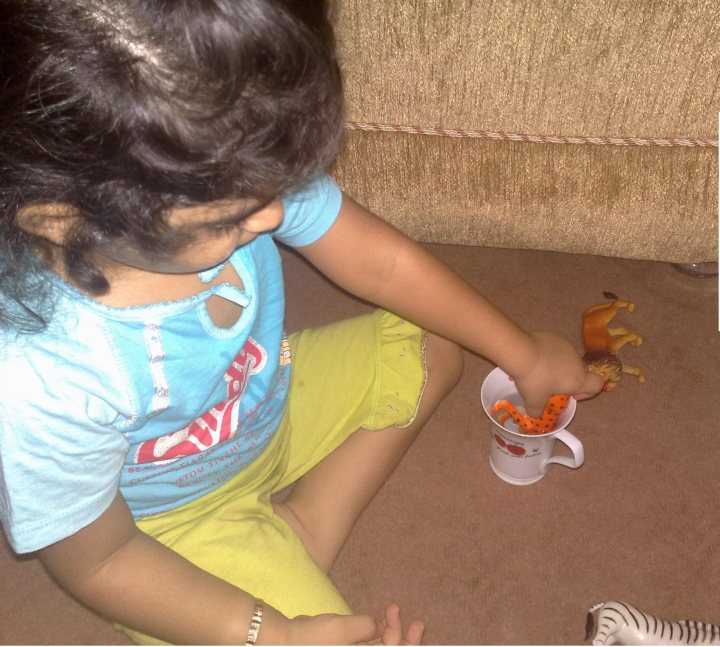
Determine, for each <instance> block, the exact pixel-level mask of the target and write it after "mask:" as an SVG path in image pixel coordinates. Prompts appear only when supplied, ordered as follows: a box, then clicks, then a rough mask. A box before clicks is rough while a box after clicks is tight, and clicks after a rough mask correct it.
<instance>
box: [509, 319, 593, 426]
mask: <svg viewBox="0 0 720 647" xmlns="http://www.w3.org/2000/svg"><path fill="white" fill-rule="evenodd" d="M529 334H530V338H531V340H532V341H533V344H534V346H535V350H536V360H535V362H534V363H533V364H532V365H531V366H528V369H527V371H526V372H525V373H523V374H522V375H520V376H518V375H513V376H512V377H513V379H514V380H515V384H516V386H517V388H518V391H519V392H520V394H521V395H522V397H523V400H524V401H525V406H526V407H527V412H528V414H529V415H531V416H539V415H542V410H543V407H544V406H545V402H546V401H547V399H548V398H549V397H550V396H551V395H554V394H555V393H569V394H570V395H572V396H574V397H575V398H576V399H577V400H585V399H587V398H591V397H592V396H594V395H596V394H597V393H599V392H600V391H601V390H602V387H603V385H604V383H605V381H604V380H603V378H602V377H600V376H599V375H597V374H595V373H589V372H588V371H587V370H586V369H585V364H584V363H583V361H582V359H581V358H580V356H579V355H578V353H577V352H576V351H575V349H574V348H573V347H572V345H571V344H570V343H569V342H568V341H567V340H566V339H565V338H564V337H561V336H560V335H556V334H554V333H549V332H533V333H529Z"/></svg>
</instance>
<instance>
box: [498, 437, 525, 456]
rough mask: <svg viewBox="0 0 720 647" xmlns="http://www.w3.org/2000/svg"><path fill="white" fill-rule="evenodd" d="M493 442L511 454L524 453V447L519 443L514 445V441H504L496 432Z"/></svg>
mask: <svg viewBox="0 0 720 647" xmlns="http://www.w3.org/2000/svg"><path fill="white" fill-rule="evenodd" d="M495 442H496V443H497V444H498V445H500V447H502V448H503V449H506V450H507V451H509V452H510V453H511V454H512V455H513V456H524V455H525V453H526V452H525V448H524V447H522V446H521V445H515V444H514V443H508V442H505V439H504V438H503V437H502V436H499V435H498V434H495Z"/></svg>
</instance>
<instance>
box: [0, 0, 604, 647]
mask: <svg viewBox="0 0 720 647" xmlns="http://www.w3.org/2000/svg"><path fill="white" fill-rule="evenodd" d="M2 14H3V15H2V16H1V18H2V20H0V25H1V29H2V34H1V36H0V75H1V76H2V79H3V90H2V95H1V96H2V99H1V101H2V106H1V116H0V119H1V122H0V133H2V134H1V137H2V141H1V142H0V151H1V152H0V160H1V161H0V165H1V166H0V169H1V170H0V173H1V183H2V191H1V196H2V197H1V198H0V199H1V203H0V209H1V213H0V216H1V219H2V228H3V231H2V245H3V246H4V247H3V250H2V255H1V257H2V261H0V263H1V265H0V321H1V322H2V326H3V341H2V350H0V364H1V366H2V371H3V375H4V377H5V379H4V387H3V389H2V392H1V394H0V406H2V411H3V412H4V413H3V418H2V428H1V430H0V518H1V519H2V525H3V528H4V530H5V532H6V534H7V536H8V537H9V539H10V541H11V543H12V545H13V547H14V549H15V550H16V551H17V552H18V553H27V552H31V551H39V555H40V559H41V560H42V562H43V564H44V565H45V567H46V568H47V569H48V571H49V572H50V573H51V575H52V576H53V577H54V578H55V579H56V580H57V581H58V583H59V584H60V585H61V586H62V587H63V588H64V589H65V590H67V591H68V592H69V593H70V594H71V595H73V596H74V597H75V598H76V599H77V600H79V601H80V602H82V603H83V604H85V605H87V606H88V607H90V608H91V609H93V610H95V611H96V612H97V613H100V614H102V615H103V616H105V617H107V618H110V619H112V620H113V621H114V622H116V623H118V624H120V625H122V626H123V627H124V628H125V630H126V631H127V632H128V634H129V635H130V636H131V637H132V638H133V639H134V640H136V641H139V642H160V641H168V642H177V643H209V644H222V643H238V642H246V641H247V642H249V643H255V642H257V643H258V644H261V643H273V644H279V643H288V644H314V643H321V642H325V643H330V644H341V643H353V642H361V641H372V640H381V641H382V642H384V643H397V642H400V641H406V642H411V643H416V642H419V641H420V638H421V636H422V630H423V627H422V623H420V622H413V623H411V624H410V625H409V626H408V627H407V629H406V630H404V629H403V628H402V625H401V621H400V617H399V609H398V608H397V606H396V605H390V607H388V609H387V610H386V612H385V615H384V618H383V620H382V621H381V622H380V623H379V624H378V623H376V622H375V621H374V620H373V619H372V618H370V617H368V616H360V615H353V614H352V612H351V610H350V609H349V608H348V606H347V605H346V604H345V602H344V600H343V599H342V597H341V595H340V594H339V593H338V592H337V591H336V589H335V588H334V587H333V585H332V584H331V582H330V581H329V579H328V577H327V572H328V571H329V570H330V567H331V566H332V564H333V561H334V560H335V558H336V557H337V555H338V553H339V551H340V549H341V547H342V545H343V543H344V541H345V539H346V538H347V536H348V534H349V533H350V531H351V529H352V527H353V524H354V523H355V521H356V519H357V518H358V516H359V515H360V514H361V512H362V511H363V509H364V508H365V506H366V505H367V503H368V502H369V501H370V500H371V499H372V497H373V496H374V494H375V493H376V492H377V490H378V489H379V488H380V487H381V486H382V484H383V482H384V481H385V479H386V478H387V477H388V475H389V474H390V473H391V472H392V470H393V469H394V467H395V466H396V465H397V463H398V462H399V460H400V459H401V457H402V455H403V453H404V452H405V450H406V449H407V448H408V446H409V444H410V443H411V442H412V440H413V438H414V437H415V436H416V434H417V433H418V431H419V430H420V429H421V428H422V426H423V424H424V423H425V422H426V420H427V419H428V417H429V416H430V415H431V414H432V412H433V410H434V409H435V408H436V407H437V405H438V403H439V402H440V401H441V400H442V398H443V397H444V396H445V395H446V394H447V392H448V391H449V390H450V389H451V388H452V386H453V385H454V383H455V382H456V381H457V380H458V379H459V376H460V372H461V351H460V350H459V346H458V344H459V345H461V346H464V347H466V348H468V349H470V350H472V351H475V352H477V353H480V354H482V355H484V356H485V357H487V358H488V359H489V360H491V361H492V362H494V363H496V364H498V365H500V366H502V367H503V368H504V369H505V370H506V371H508V372H509V373H510V374H511V375H513V376H514V378H515V380H516V382H517V385H518V388H519V389H520V391H521V392H522V394H523V396H524V397H525V400H526V402H527V405H528V409H529V410H530V412H531V413H539V411H540V410H541V409H542V406H543V403H544V401H545V399H546V398H547V397H548V396H549V395H550V394H552V393H556V392H563V393H574V394H576V397H587V396H590V395H593V394H594V393H596V392H597V391H598V390H599V388H600V386H601V383H600V382H601V379H600V378H599V377H598V376H594V375H588V374H586V372H585V370H584V368H583V365H582V362H581V360H580V358H579V357H578V355H577V354H576V353H575V351H574V350H573V349H572V348H571V346H570V345H569V344H568V343H567V342H566V341H564V340H563V339H562V338H560V337H557V336H555V335H552V334H549V333H528V332H525V331H523V330H522V329H520V328H519V327H518V326H516V325H515V324H513V323H512V322H511V321H509V320H508V319H507V318H506V317H505V316H504V315H503V314H502V313H501V312H499V311H498V310H497V309H495V308H494V307H493V306H492V305H491V304H490V303H488V302H487V301H486V300H485V299H484V298H483V297H482V296H481V295H480V294H478V293H477V292H476V291H475V290H474V289H472V288H471V287H470V286H469V285H467V284H466V283H465V282H464V281H462V280H461V279H460V278H459V277H458V276H457V275H455V274H454V273H453V272H452V271H450V270H449V269H448V268H447V267H445V266H444V265H442V264H441V263H440V262H438V261H437V260H435V259H434V258H433V257H431V256H430V255H429V254H428V253H426V252H425V251H424V250H423V249H422V248H421V247H419V246H418V245H416V244H414V243H413V242H412V241H410V240H408V239H407V238H405V237H404V236H402V235H401V234H400V233H398V232H397V231H395V230H394V229H392V228H391V227H389V226H388V225H386V224H384V223H383V222H382V221H381V220H379V219H378V218H376V217H375V216H373V215H372V214H370V213H368V212H367V211H366V210H365V209H363V208H362V207H360V206H359V205H358V204H356V203H355V202H353V201H352V200H351V199H350V198H349V197H347V196H344V195H342V194H341V193H340V191H339V190H338V188H337V186H336V185H335V184H334V183H333V181H332V180H331V179H330V178H328V177H327V176H326V175H324V174H323V173H322V169H323V168H324V167H325V166H326V165H327V164H328V162H329V161H330V160H331V158H332V155H333V153H334V152H335V150H336V148H337V145H338V142H339V140H340V137H341V133H342V128H343V120H342V110H341V84H340V80H339V73H338V69H337V65H336V62H335V56H334V50H333V40H332V36H331V32H330V28H329V25H328V22H327V19H326V15H325V8H324V6H323V3H322V2H321V1H320V0H317V1H314V2H309V1H304V2H295V1H292V0H173V2H167V0H72V1H71V0H6V1H5V2H3V8H2ZM277 242H281V243H284V244H287V245H292V246H294V247H296V248H297V249H298V251H299V252H300V253H301V254H302V255H303V256H304V257H305V258H307V259H308V260H309V261H310V262H311V263H313V264H314V265H315V266H316V267H318V268H319V269H320V270H321V271H322V272H324V273H325V274H326V275H327V276H328V277H329V278H330V279H332V280H333V281H334V282H336V283H337V284H338V285H340V286H342V287H343V288H345V289H347V290H349V291H350V292H352V293H354V294H356V295H358V296H360V297H362V298H364V299H367V300H369V301H372V302H374V303H376V304H378V305H379V306H380V307H382V308H383V310H379V311H377V312H376V313H374V314H372V315H369V316H365V317H360V318H357V319H353V320H349V321H344V322H340V323H338V324H335V325H331V326H328V327H325V328H322V329H317V330H309V331H304V332H301V333H299V334H295V335H291V336H290V337H289V339H288V338H286V336H285V335H284V332H283V303H284V302H283V285H282V275H281V268H280V260H279V255H278V252H277V248H276V243H277ZM391 313H392V314H391ZM410 322H412V323H410ZM425 331H427V332H425ZM290 484H294V487H293V489H292V490H291V492H290V494H289V495H288V496H287V497H286V498H285V499H284V500H283V501H282V502H278V501H275V500H273V498H272V497H273V494H275V493H277V492H278V491H279V490H281V489H284V488H286V487H287V486H288V485H290Z"/></svg>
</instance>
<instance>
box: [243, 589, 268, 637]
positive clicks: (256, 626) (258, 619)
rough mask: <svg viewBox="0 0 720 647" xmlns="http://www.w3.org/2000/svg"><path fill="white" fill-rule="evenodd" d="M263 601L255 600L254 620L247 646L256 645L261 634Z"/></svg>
mask: <svg viewBox="0 0 720 647" xmlns="http://www.w3.org/2000/svg"><path fill="white" fill-rule="evenodd" d="M264 609H265V607H264V606H263V602H262V600H255V608H254V609H253V614H252V619H251V620H250V628H249V629H248V635H247V640H246V641H245V644H246V645H254V644H255V642H256V641H257V639H258V635H259V634H260V625H261V624H262V617H263V611H264Z"/></svg>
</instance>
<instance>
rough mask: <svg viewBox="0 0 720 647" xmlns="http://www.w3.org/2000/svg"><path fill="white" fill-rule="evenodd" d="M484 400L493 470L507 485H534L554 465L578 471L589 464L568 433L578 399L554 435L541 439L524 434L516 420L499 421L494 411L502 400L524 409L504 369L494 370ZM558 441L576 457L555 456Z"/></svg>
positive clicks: (484, 387) (487, 380)
mask: <svg viewBox="0 0 720 647" xmlns="http://www.w3.org/2000/svg"><path fill="white" fill-rule="evenodd" d="M480 400H481V401H482V407H483V410H484V411H485V413H486V414H487V416H488V418H490V467H492V469H493V472H495V474H497V475H498V476H499V477H500V478H501V479H502V480H503V481H506V482H507V483H512V484H513V485H530V484H531V483H535V482H537V481H539V480H540V479H541V478H542V477H543V476H545V474H546V473H547V471H548V469H549V468H550V465H552V464H553V463H557V464H558V465H564V466H565V467H571V468H573V469H575V468H578V467H580V466H581V465H582V464H583V463H584V462H585V452H584V450H583V446H582V443H581V442H580V441H579V440H578V439H577V438H576V437H575V436H573V435H572V434H571V433H570V432H569V431H567V429H566V427H567V426H568V424H570V421H571V420H572V419H573V416H574V415H575V406H576V401H575V398H572V397H571V398H570V401H569V403H568V406H567V408H566V409H565V410H564V411H563V412H562V413H561V414H560V416H559V417H558V419H557V422H556V423H555V428H554V429H553V431H551V432H549V433H546V434H541V435H529V434H523V433H521V432H520V430H519V427H518V426H517V424H516V423H515V421H514V420H513V419H512V418H508V419H507V420H506V421H505V422H504V423H503V424H500V423H499V422H498V421H497V419H496V418H497V417H498V416H499V415H500V414H493V412H492V408H493V406H494V405H495V403H496V402H497V401H498V400H509V401H510V402H511V403H512V404H513V405H515V406H516V407H518V406H524V403H523V400H522V398H521V397H520V394H519V393H518V392H517V389H516V388H515V383H514V382H513V381H512V380H511V379H510V377H509V376H508V374H507V373H505V371H503V370H502V369H500V368H496V369H494V370H492V371H491V372H490V373H489V374H488V376H487V377H486V378H485V381H484V382H483V385H482V389H481V391H480ZM556 440H559V441H560V442H562V443H564V444H565V445H567V446H568V447H569V448H570V451H571V452H572V457H569V456H553V448H554V445H555V441H556Z"/></svg>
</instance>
